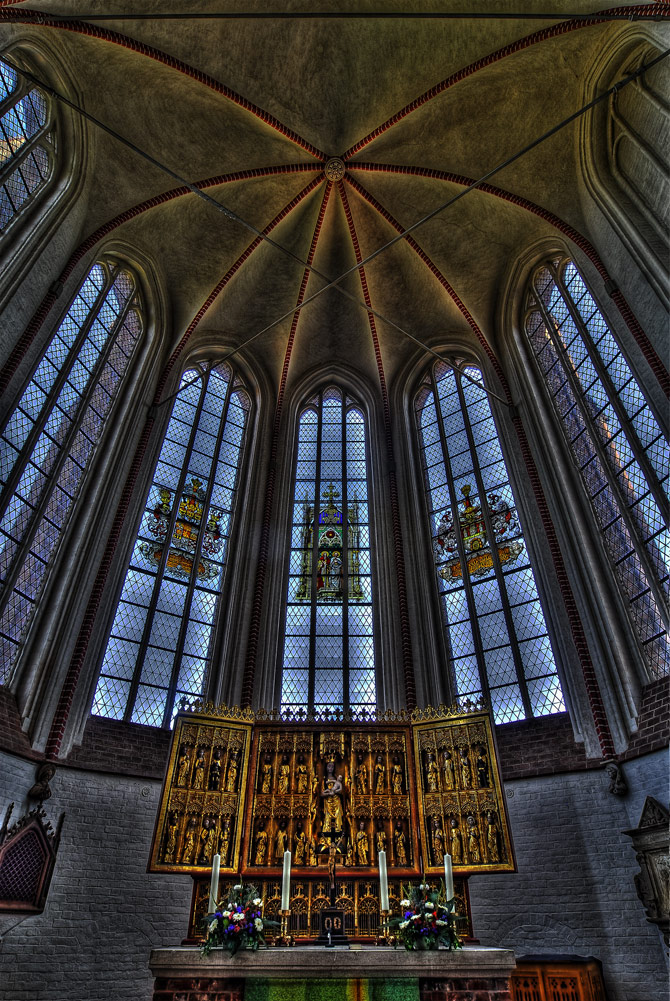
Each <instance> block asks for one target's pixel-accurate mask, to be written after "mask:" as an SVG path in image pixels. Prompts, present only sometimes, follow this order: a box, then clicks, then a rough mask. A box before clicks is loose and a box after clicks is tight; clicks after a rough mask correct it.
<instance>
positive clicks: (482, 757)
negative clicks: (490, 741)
mask: <svg viewBox="0 0 670 1001" xmlns="http://www.w3.org/2000/svg"><path fill="white" fill-rule="evenodd" d="M475 767H476V769H477V784H478V785H479V788H480V789H486V788H488V786H489V785H490V781H489V763H488V761H487V760H486V753H485V751H484V748H483V747H478V748H477V760H476V761H475Z"/></svg>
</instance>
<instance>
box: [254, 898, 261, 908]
mask: <svg viewBox="0 0 670 1001" xmlns="http://www.w3.org/2000/svg"><path fill="white" fill-rule="evenodd" d="M262 903H263V901H262V900H261V898H260V897H254V900H253V904H254V907H260V906H261V904H262Z"/></svg>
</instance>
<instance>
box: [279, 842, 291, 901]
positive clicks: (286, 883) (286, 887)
mask: <svg viewBox="0 0 670 1001" xmlns="http://www.w3.org/2000/svg"><path fill="white" fill-rule="evenodd" d="M290 902H291V853H290V852H284V872H283V875H282V883H281V909H282V911H288V909H289V906H290Z"/></svg>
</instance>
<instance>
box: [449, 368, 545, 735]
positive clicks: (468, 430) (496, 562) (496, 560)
mask: <svg viewBox="0 0 670 1001" xmlns="http://www.w3.org/2000/svg"><path fill="white" fill-rule="evenodd" d="M454 379H455V381H456V388H457V390H458V399H459V402H460V404H461V410H462V412H463V418H464V421H463V423H464V425H465V434H466V437H467V439H468V445H469V446H470V454H471V456H472V468H473V471H474V475H475V481H476V483H477V493H478V494H479V501H480V508H481V512H482V515H483V517H484V524H485V525H486V534H487V536H488V539H489V546H490V548H491V559H492V560H493V571H494V574H495V581H496V584H497V587H498V592H499V594H500V600H501V603H502V610H503V615H504V616H505V624H506V626H507V637H508V640H509V644H510V647H511V650H512V656H513V658H514V667H515V669H516V675H517V680H518V682H519V689H520V691H521V700H522V702H523V708H524V712H525V714H526V716H527V717H528V718H532V716H533V710H532V707H531V703H530V696H529V694H528V685H527V684H526V677H525V672H524V668H523V660H522V658H521V650H520V648H519V642H518V640H517V636H516V629H515V627H514V619H513V618H512V611H511V608H510V604H509V599H508V597H507V590H506V588H505V584H504V578H503V572H502V566H501V563H500V557H499V555H498V547H497V546H496V543H495V532H494V530H493V525H492V523H491V514H490V512H489V509H488V504H487V502H486V489H485V487H484V480H483V478H482V474H481V469H480V466H479V456H478V455H477V446H476V444H475V440H474V435H473V433H472V425H471V424H470V415H469V414H468V411H467V407H466V404H465V394H464V393H463V387H462V385H461V381H460V377H459V376H458V375H457V374H454ZM491 420H492V421H493V415H492V414H491ZM493 425H494V427H495V421H493ZM496 431H497V428H496ZM507 475H509V474H507ZM468 577H469V575H468ZM484 673H486V669H485V672H484ZM487 678H488V675H487ZM501 687H503V686H501Z"/></svg>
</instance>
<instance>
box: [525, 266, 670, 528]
mask: <svg viewBox="0 0 670 1001" xmlns="http://www.w3.org/2000/svg"><path fill="white" fill-rule="evenodd" d="M556 284H557V286H558V289H559V291H560V293H561V295H562V296H563V299H564V301H565V304H566V305H567V307H568V309H569V310H570V315H571V317H572V319H573V321H574V323H575V324H576V326H577V329H578V330H579V332H580V334H581V337H582V341H583V344H584V347H585V348H586V350H587V352H588V355H589V358H590V360H591V363H592V365H593V367H594V368H595V370H596V373H597V375H598V378H599V379H600V381H601V382H602V384H603V385H604V387H605V389H606V391H607V397H608V401H609V404H610V406H611V407H612V409H613V410H614V411H615V412H616V415H617V418H618V420H619V424H620V425H621V428H622V430H623V429H626V431H627V432H628V433H627V435H626V437H627V438H628V442H629V444H630V446H631V450H632V452H633V454H634V456H635V458H636V459H637V461H638V462H639V464H640V466H641V467H642V470H643V472H644V475H645V478H646V480H647V483H648V485H649V489H650V490H651V492H652V494H653V495H654V500H655V501H656V503H657V504H658V507H659V510H660V512H661V514H662V515H663V517H664V518H665V520H666V521H668V520H670V507H669V505H668V498H667V497H666V495H665V492H664V490H663V488H662V486H661V484H660V482H659V479H658V476H657V475H656V470H655V469H654V467H653V466H652V464H651V463H650V461H649V457H648V456H647V453H646V451H645V450H644V447H643V445H642V442H641V441H640V439H639V438H638V435H637V432H636V430H635V427H634V426H633V423H632V421H631V419H630V417H629V416H628V413H627V411H626V409H625V407H624V405H623V403H622V402H621V398H620V397H619V394H618V392H617V390H616V388H615V386H614V383H613V382H612V379H611V376H610V374H609V372H608V371H607V369H606V367H605V365H604V364H603V361H602V358H601V357H600V354H599V353H598V350H597V349H596V347H595V345H594V344H593V338H592V336H591V333H590V331H589V329H588V327H587V326H586V324H585V323H584V320H583V319H582V316H581V314H580V312H579V310H578V309H577V307H576V306H575V304H574V302H573V299H572V296H571V294H570V292H569V291H568V289H567V287H566V285H565V283H564V281H563V279H562V278H561V277H560V275H559V274H556ZM538 298H539V297H538ZM547 312H548V310H547ZM622 353H623V352H622ZM563 354H564V356H567V354H568V351H567V349H564V351H563ZM624 358H625V354H624ZM566 360H567V357H566ZM565 367H566V368H567V367H568V366H567V365H566V366H565ZM629 371H630V374H631V377H632V378H633V380H634V381H635V382H636V384H637V379H636V378H635V374H634V372H633V370H632V369H631V368H630V365H629ZM580 395H583V394H580ZM642 395H643V396H644V393H642ZM645 400H646V403H647V406H648V407H649V409H650V410H651V412H652V413H653V414H654V417H655V418H656V420H657V421H658V424H659V430H660V428H661V426H662V424H663V422H662V421H661V420H659V415H658V414H656V412H655V410H654V408H653V406H652V405H651V404H650V403H649V400H647V398H646V396H645ZM591 424H592V425H593V420H592V421H591ZM594 431H595V429H594ZM595 433H596V436H597V439H598V441H599V442H600V437H599V436H598V435H597V432H595Z"/></svg>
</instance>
